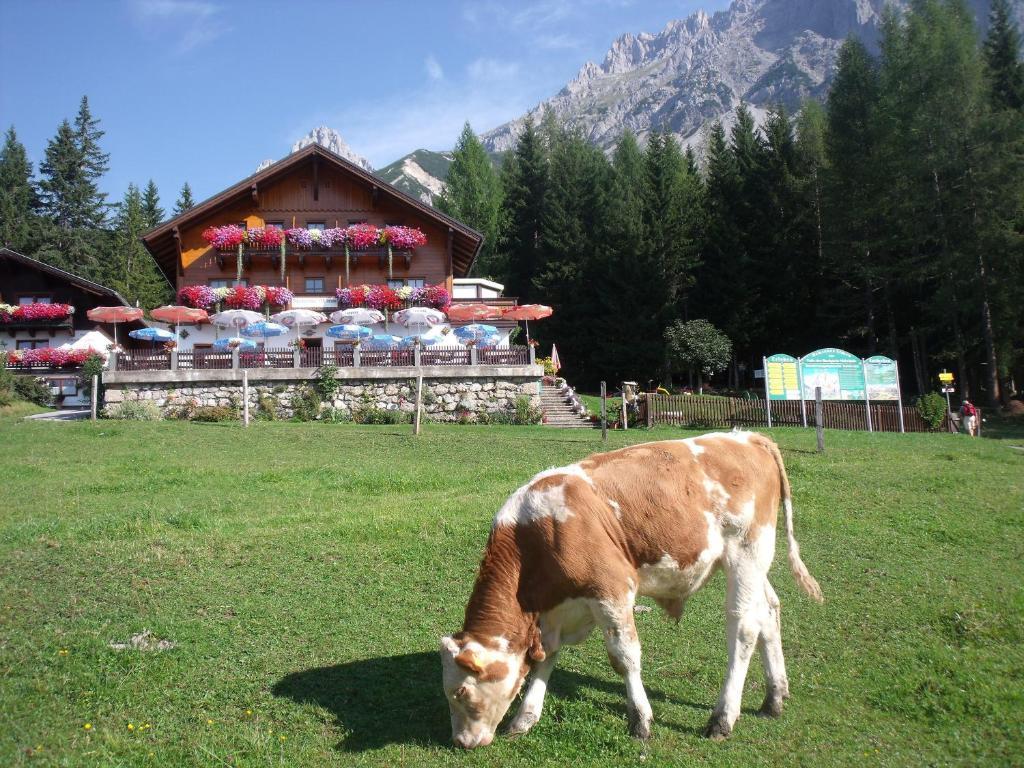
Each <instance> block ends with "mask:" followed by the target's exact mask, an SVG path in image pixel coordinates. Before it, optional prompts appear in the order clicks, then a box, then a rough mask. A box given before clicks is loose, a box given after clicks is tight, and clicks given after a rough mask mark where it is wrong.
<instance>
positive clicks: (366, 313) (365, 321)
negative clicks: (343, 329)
mask: <svg viewBox="0 0 1024 768" xmlns="http://www.w3.org/2000/svg"><path fill="white" fill-rule="evenodd" d="M331 322H332V323H340V324H341V325H376V324H377V323H383V322H384V313H383V312H380V311H378V310H376V309H369V308H367V307H349V308H348V309H339V310H338V311H337V312H331Z"/></svg>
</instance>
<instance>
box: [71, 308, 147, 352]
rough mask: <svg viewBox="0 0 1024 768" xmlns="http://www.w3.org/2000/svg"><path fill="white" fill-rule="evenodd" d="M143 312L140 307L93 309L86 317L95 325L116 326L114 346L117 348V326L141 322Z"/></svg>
mask: <svg viewBox="0 0 1024 768" xmlns="http://www.w3.org/2000/svg"><path fill="white" fill-rule="evenodd" d="M142 315H143V312H142V310H141V309H139V308H138V307H124V306H121V307H93V308H92V309H90V310H89V311H88V312H86V313H85V316H86V317H88V318H89V319H90V320H92V321H93V322H95V323H110V324H111V325H113V326H114V346H115V347H116V346H117V324H118V323H130V322H132V321H134V320H141V319H142Z"/></svg>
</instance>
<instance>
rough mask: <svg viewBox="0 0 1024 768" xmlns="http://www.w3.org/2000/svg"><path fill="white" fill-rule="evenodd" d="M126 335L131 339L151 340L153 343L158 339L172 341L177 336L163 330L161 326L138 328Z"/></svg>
mask: <svg viewBox="0 0 1024 768" xmlns="http://www.w3.org/2000/svg"><path fill="white" fill-rule="evenodd" d="M128 335H129V336H131V337H132V338H133V339H142V340H143V341H152V342H153V344H154V345H155V344H156V343H157V342H158V341H174V340H176V339H177V338H178V337H177V336H175V335H174V334H173V333H171V332H170V331H165V330H164V329H163V328H139V329H138V330H135V331H132V332H130V333H129V334H128Z"/></svg>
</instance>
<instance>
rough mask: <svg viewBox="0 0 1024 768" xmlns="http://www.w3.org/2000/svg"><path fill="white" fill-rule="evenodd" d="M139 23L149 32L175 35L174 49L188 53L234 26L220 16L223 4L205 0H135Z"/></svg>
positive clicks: (133, 6)
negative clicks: (230, 25) (227, 23)
mask: <svg viewBox="0 0 1024 768" xmlns="http://www.w3.org/2000/svg"><path fill="white" fill-rule="evenodd" d="M131 8H132V11H133V13H134V15H135V18H136V21H137V23H138V24H139V25H140V26H141V27H142V28H143V29H144V30H145V31H146V32H148V33H155V34H160V35H162V36H163V35H175V36H177V42H176V43H175V45H174V52H175V53H178V54H184V53H188V52H189V51H192V50H194V49H195V48H198V47H200V46H202V45H206V44H207V43H211V42H213V41H214V40H216V39H217V38H219V37H221V36H222V35H224V34H226V33H227V32H230V31H231V28H230V27H229V26H227V25H226V24H225V23H224V22H223V20H221V19H220V18H219V15H220V12H221V10H222V9H221V6H219V5H217V4H216V3H210V2H204V1H203V0H132V2H131Z"/></svg>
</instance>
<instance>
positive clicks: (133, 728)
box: [128, 723, 135, 731]
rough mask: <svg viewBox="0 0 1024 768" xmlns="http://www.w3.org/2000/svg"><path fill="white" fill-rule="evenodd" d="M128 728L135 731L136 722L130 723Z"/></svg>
mask: <svg viewBox="0 0 1024 768" xmlns="http://www.w3.org/2000/svg"><path fill="white" fill-rule="evenodd" d="M128 730H129V731H134V730H135V724H134V723H128Z"/></svg>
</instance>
